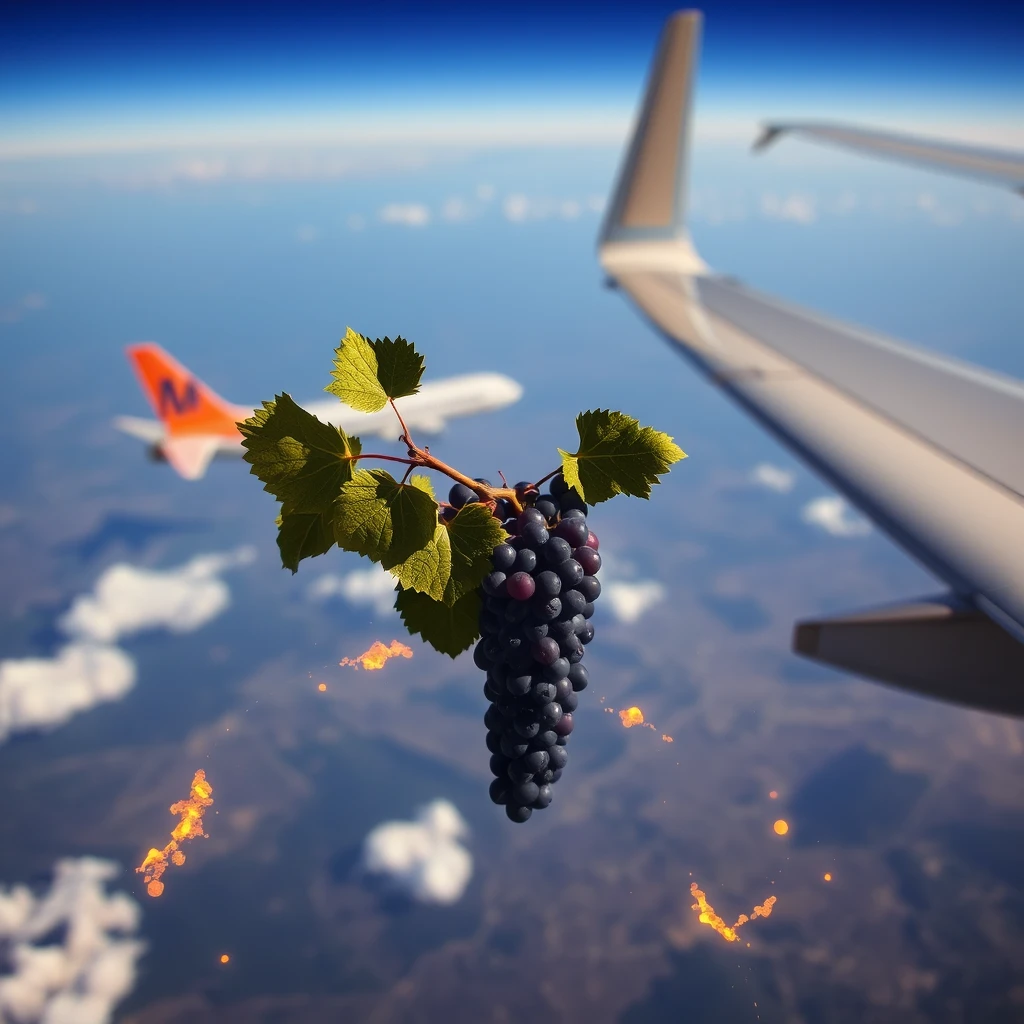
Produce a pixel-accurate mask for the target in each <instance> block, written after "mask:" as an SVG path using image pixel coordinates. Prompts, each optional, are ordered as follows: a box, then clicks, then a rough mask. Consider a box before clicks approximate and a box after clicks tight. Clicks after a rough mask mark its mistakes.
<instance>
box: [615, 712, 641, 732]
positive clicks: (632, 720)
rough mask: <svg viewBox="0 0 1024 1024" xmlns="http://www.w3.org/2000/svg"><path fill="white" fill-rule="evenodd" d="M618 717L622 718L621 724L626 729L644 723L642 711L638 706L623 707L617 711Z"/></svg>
mask: <svg viewBox="0 0 1024 1024" xmlns="http://www.w3.org/2000/svg"><path fill="white" fill-rule="evenodd" d="M619 718H621V719H622V724H623V725H624V726H625V727H626V728H627V729H632V728H633V726H634V725H643V724H644V713H643V712H642V711H641V710H640V709H639V708H638V707H632V708H625V709H624V710H622V711H620V712H619Z"/></svg>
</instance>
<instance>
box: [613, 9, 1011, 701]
mask: <svg viewBox="0 0 1024 1024" xmlns="http://www.w3.org/2000/svg"><path fill="white" fill-rule="evenodd" d="M701 20H702V19H701V15H700V13H699V12H696V11H688V12H681V13H677V14H675V15H673V16H672V17H671V18H670V19H669V20H668V22H667V23H666V26H665V29H664V31H663V34H662V38H661V42H660V45H659V47H658V50H657V54H656V56H655V59H654V63H653V66H652V70H651V74H650V78H649V81H648V85H647V91H646V94H645V97H644V100H643V104H642V107H641V111H640V116H639V119H638V121H637V126H636V129H635V133H634V136H633V139H632V141H631V143H630V146H629V148H628V150H627V152H626V156H625V160H624V162H623V165H622V169H621V171H620V175H619V180H618V184H617V186H616V190H615V192H614V195H613V199H612V202H611V204H610V206H609V209H608V213H607V215H606V218H605V222H604V225H603V228H602V232H601V236H600V239H599V256H600V261H601V264H602V266H603V268H604V269H605V271H606V272H607V273H608V275H609V276H610V278H611V279H612V280H613V281H614V282H615V283H616V285H617V286H619V287H620V288H621V289H622V290H623V291H624V292H625V293H626V294H627V295H628V296H629V297H630V298H631V299H632V300H633V302H634V303H635V304H636V305H637V306H638V307H639V309H640V310H641V312H643V313H644V314H645V315H646V317H647V318H648V319H649V320H650V321H651V322H652V324H653V325H654V326H655V327H656V328H658V329H659V330H660V331H661V332H662V333H663V334H664V335H665V337H666V338H667V339H668V340H669V341H670V342H671V343H672V344H673V345H675V346H677V347H678V349H679V350H680V352H681V353H682V354H684V355H685V356H687V357H688V358H689V359H690V361H691V362H692V363H693V364H694V365H695V367H696V368H697V369H698V370H700V371H701V372H703V373H704V374H706V375H707V376H708V377H709V378H710V379H711V381H712V382H713V383H715V384H717V385H718V386H719V387H720V388H722V389H723V390H724V391H725V392H726V393H727V394H729V395H730V396H731V397H732V398H733V399H734V400H735V401H736V402H737V403H738V404H739V405H740V407H741V408H743V409H744V410H745V411H746V412H748V413H749V414H750V415H752V416H753V417H754V418H755V419H757V420H758V422H760V424H761V425H762V426H763V427H765V428H766V429H767V430H769V431H770V432H771V433H773V434H774V435H775V436H776V437H777V438H778V439H779V440H780V441H781V442H782V443H783V444H785V445H786V446H787V447H789V448H790V449H791V450H792V451H793V452H794V453H795V454H796V455H797V456H798V457H800V458H801V459H803V461H804V462H805V463H807V465H808V466H809V467H810V468H811V469H813V470H814V471H815V472H817V473H818V474H819V475H820V476H821V477H823V478H824V479H826V480H827V481H829V483H830V484H831V485H832V486H833V487H835V488H836V490H838V491H840V492H841V493H843V494H845V495H846V497H847V498H848V499H849V500H850V502H851V503H852V504H854V505H855V506H856V507H857V508H859V509H860V510H861V511H862V512H863V513H864V514H865V515H867V516H869V517H870V518H871V519H872V520H874V522H875V523H876V524H877V525H878V526H879V527H880V528H881V529H882V530H884V531H885V532H886V533H887V534H888V535H889V536H890V537H891V538H892V539H893V540H894V541H896V543H897V544H899V545H900V546H902V547H903V548H904V549H905V550H906V551H907V552H908V553H909V554H910V555H912V556H913V557H914V558H916V559H917V560H918V561H919V562H921V563H922V564H923V565H924V566H925V567H926V568H927V569H929V570H930V571H931V572H932V573H933V574H934V575H935V576H936V577H938V578H939V579H940V580H942V581H943V582H944V583H945V584H946V586H947V587H948V593H946V594H944V595H942V596H941V597H939V598H929V599H926V600H923V601H922V600H917V601H914V602H912V603H910V604H908V605H903V606H897V607H895V608H887V609H880V610H878V611H876V612H872V613H864V614H862V615H860V616H852V617H851V616H843V617H841V618H839V619H836V620H830V619H825V620H821V621H817V622H805V623H801V624H799V626H798V628H797V630H796V633H795V636H794V645H795V649H796V651H797V652H798V653H800V654H804V655H806V656H809V657H812V658H816V659H817V660H819V661H822V662H824V663H826V664H830V665H832V666H833V667H837V668H840V669H845V670H847V671H852V672H856V673H858V674H861V675H865V676H868V677H870V678H873V679H876V680H878V681H881V682H885V683H889V684H891V685H895V686H902V687H908V688H910V689H913V690H916V691H918V692H922V693H928V694H930V695H932V696H936V697H941V698H943V699H946V700H954V701H957V702H960V703H963V704H968V705H971V706H974V707H981V708H987V709H989V710H995V711H1000V712H1004V713H1009V714H1018V715H1024V543H1022V542H1021V539H1022V538H1024V460H1022V459H1021V457H1020V439H1021V438H1024V385H1022V384H1021V382H1019V381H1016V380H1013V379H1011V378H1008V377H1001V376H999V375H997V374H993V373H989V372H986V371H983V370H980V369H977V368H974V367H972V366H969V365H967V364H964V363H960V362H957V361H955V360H952V359H947V358H943V357H940V356H937V355H934V354H932V353H929V352H926V351H922V350H918V349H915V348H912V347H911V346H909V345H906V344H904V343H902V342H897V341H895V340H893V339H890V338H885V337H882V336H880V335H877V334H873V333H868V332H867V331H864V330H862V329H860V328H856V327H851V326H847V325H844V324H842V323H838V322H835V321H832V320H827V319H825V318H823V317H820V316H817V315H815V314H813V313H809V312H806V311H804V310H801V309H798V308H796V307H795V306H791V305H789V304H786V303H782V302H778V301H776V300H774V299H771V298H768V297H766V296H763V295H760V294H758V293H757V292H755V291H753V290H752V289H749V288H746V287H744V286H743V285H742V284H739V283H737V282H736V281H735V280H734V279H733V278H729V277H723V276H720V275H718V274H715V273H714V272H713V271H711V270H710V269H709V268H708V267H707V266H706V265H705V264H704V262H703V260H701V258H700V256H699V255H698V254H697V252H696V251H695V249H694V247H693V245H692V243H691V241H690V238H689V235H688V233H687V230H686V223H685V196H684V192H685V180H686V171H687V153H688V135H689V124H690V105H691V95H692V83H693V80H694V77H695V69H696V64H697V57H698V51H699V45H700V32H701ZM937 637H941V638H942V639H941V643H939V642H938V641H937ZM993 645H994V646H993ZM938 650H941V651H944V652H945V653H946V655H947V656H946V657H944V658H943V657H938V656H936V652H937V651H938ZM954 653H955V656H954Z"/></svg>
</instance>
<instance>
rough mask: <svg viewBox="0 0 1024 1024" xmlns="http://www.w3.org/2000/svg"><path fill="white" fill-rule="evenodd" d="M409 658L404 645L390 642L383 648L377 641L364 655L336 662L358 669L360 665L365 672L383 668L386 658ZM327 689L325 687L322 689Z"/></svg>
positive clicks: (409, 651) (395, 641)
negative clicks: (389, 644) (388, 645)
mask: <svg viewBox="0 0 1024 1024" xmlns="http://www.w3.org/2000/svg"><path fill="white" fill-rule="evenodd" d="M399 656H401V657H403V658H411V657H412V648H411V647H406V646H405V644H400V643H399V642H398V641H397V640H392V641H391V646H390V647H385V646H384V644H382V643H381V642H380V641H379V640H374V642H373V646H372V647H371V648H370V649H369V650H368V651H367V652H366V653H365V654H360V655H359V656H358V657H356V658H342V659H341V661H339V662H338V664H339V665H351V666H352V667H353V668H359V666H360V665H362V667H363V668H365V669H366V670H367V671H370V672H372V671H375V670H376V669H378V668H383V667H384V662H386V661H387V660H388V658H397V657H399ZM323 688H324V689H327V687H326V686H324V687H323Z"/></svg>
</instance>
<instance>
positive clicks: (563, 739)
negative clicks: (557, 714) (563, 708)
mask: <svg viewBox="0 0 1024 1024" xmlns="http://www.w3.org/2000/svg"><path fill="white" fill-rule="evenodd" d="M562 717H563V718H565V715H562ZM568 742H569V737H568V736H559V737H558V744H557V745H558V746H560V747H564V746H565V745H566V744H567V743H568Z"/></svg>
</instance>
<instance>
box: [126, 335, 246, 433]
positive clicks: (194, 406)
mask: <svg viewBox="0 0 1024 1024" xmlns="http://www.w3.org/2000/svg"><path fill="white" fill-rule="evenodd" d="M126 351H127V353H128V359H129V361H130V362H131V364H132V366H133V367H134V369H135V373H136V374H137V376H138V378H139V383H140V384H141V385H142V390H143V391H144V392H145V394H146V397H147V398H148V399H149V404H150V405H151V406H153V411H154V412H155V413H156V415H157V417H158V418H159V420H160V422H161V423H162V424H163V426H164V429H165V430H166V432H167V436H168V437H169V438H175V437H188V436H194V435H196V434H203V435H214V436H217V437H232V436H234V435H235V434H237V433H238V428H237V427H236V426H235V423H236V422H237V420H238V418H239V416H238V414H239V410H238V409H236V408H235V407H234V406H233V405H231V403H230V402H226V401H225V400H224V399H223V398H221V397H220V395H218V394H217V393H216V392H214V391H212V390H211V389H210V388H208V387H207V386H206V385H205V384H204V383H203V382H202V381H201V380H199V379H198V378H197V377H194V376H193V375H192V374H191V373H189V372H188V370H186V369H185V367H184V366H182V365H181V363H179V362H178V361H177V360H176V359H175V358H174V357H173V356H171V355H169V354H168V353H167V352H165V351H164V350H163V349H162V348H161V347H160V346H159V345H156V344H154V343H153V342H143V343H142V344H139V345H129V346H128V348H127V350H126ZM245 415H248V413H246V414H245Z"/></svg>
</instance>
